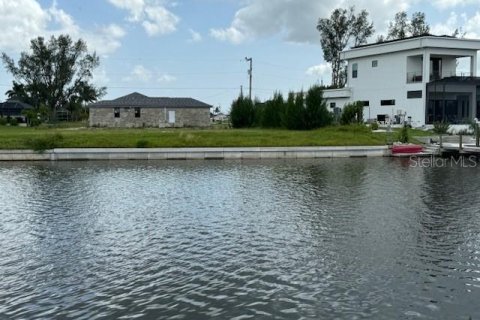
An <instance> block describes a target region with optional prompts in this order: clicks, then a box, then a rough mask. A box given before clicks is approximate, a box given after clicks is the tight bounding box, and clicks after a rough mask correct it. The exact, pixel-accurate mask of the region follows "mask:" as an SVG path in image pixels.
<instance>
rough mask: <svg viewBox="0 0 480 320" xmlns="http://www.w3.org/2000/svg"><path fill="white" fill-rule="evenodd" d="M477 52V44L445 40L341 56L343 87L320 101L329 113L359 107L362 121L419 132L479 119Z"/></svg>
mask: <svg viewBox="0 0 480 320" xmlns="http://www.w3.org/2000/svg"><path fill="white" fill-rule="evenodd" d="M478 50H480V40H469V39H458V38H453V37H449V36H420V37H412V38H407V39H402V40H394V41H387V42H382V43H375V44H368V45H362V46H359V47H354V48H352V49H350V50H346V51H344V52H342V53H341V58H342V59H343V60H344V61H346V62H347V65H348V68H347V71H348V72H347V73H348V78H347V85H346V87H345V88H342V89H333V90H325V92H324V96H325V98H327V101H328V102H329V106H330V107H331V108H332V111H333V109H334V108H343V106H344V105H345V104H346V103H348V102H354V101H363V103H364V107H365V110H364V117H365V120H377V121H380V122H382V121H386V122H388V121H391V122H394V123H395V122H396V123H400V122H403V121H410V122H411V123H412V124H413V125H415V126H420V125H424V124H432V123H433V122H436V121H447V122H449V123H452V124H456V123H464V122H466V121H467V120H473V119H474V118H479V119H480V78H477V77H476V76H477V51H478ZM459 62H461V66H462V68H463V69H462V71H460V68H459ZM465 65H466V68H465ZM336 110H339V109H336Z"/></svg>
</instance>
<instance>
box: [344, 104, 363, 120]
mask: <svg viewBox="0 0 480 320" xmlns="http://www.w3.org/2000/svg"><path fill="white" fill-rule="evenodd" d="M362 122H363V103H362V102H361V101H356V102H352V103H347V104H346V105H345V106H344V107H343V111H342V115H341V116H340V124H342V125H348V124H352V123H362Z"/></svg>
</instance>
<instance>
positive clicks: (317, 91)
mask: <svg viewBox="0 0 480 320" xmlns="http://www.w3.org/2000/svg"><path fill="white" fill-rule="evenodd" d="M305 105H306V108H305V126H306V129H317V128H321V127H325V126H328V125H330V124H332V122H333V115H332V114H331V113H330V112H329V111H328V109H327V102H326V101H325V99H324V98H323V89H322V88H321V87H320V86H313V87H311V88H310V89H309V90H308V92H307V97H306V99H305Z"/></svg>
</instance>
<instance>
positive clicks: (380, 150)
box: [0, 146, 388, 161]
mask: <svg viewBox="0 0 480 320" xmlns="http://www.w3.org/2000/svg"><path fill="white" fill-rule="evenodd" d="M386 155H388V147H387V146H374V147H282V148H276V147H275V148H274V147H272V148H85V149H53V150H47V151H45V152H43V153H38V152H34V151H32V150H0V161H45V160H59V161H60V160H193V159H198V160H207V159H308V158H345V157H383V156H386Z"/></svg>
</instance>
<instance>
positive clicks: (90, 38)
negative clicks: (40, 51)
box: [0, 0, 125, 54]
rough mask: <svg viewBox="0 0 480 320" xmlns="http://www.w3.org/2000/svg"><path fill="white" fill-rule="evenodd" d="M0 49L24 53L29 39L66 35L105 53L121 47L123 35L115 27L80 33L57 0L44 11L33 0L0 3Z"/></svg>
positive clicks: (80, 29) (122, 32)
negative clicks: (81, 40)
mask: <svg viewBox="0 0 480 320" xmlns="http://www.w3.org/2000/svg"><path fill="white" fill-rule="evenodd" d="M0 15H1V16H2V19H0V28H1V30H2V32H0V50H2V51H3V50H6V51H11V52H19V51H22V50H27V49H28V46H29V43H30V40H31V39H33V38H36V37H39V36H43V37H46V38H48V37H50V36H52V35H60V34H68V35H70V36H71V37H72V38H73V39H74V40H75V39H79V38H82V39H84V40H85V41H86V42H87V45H88V48H89V50H95V51H97V52H98V53H99V54H108V53H111V52H113V51H115V50H116V49H117V48H118V47H120V45H121V42H120V40H121V38H123V37H124V36H125V32H124V31H123V29H122V28H120V27H119V26H117V25H114V24H111V25H109V26H102V27H99V28H98V30H92V31H88V30H83V29H82V28H80V26H78V25H77V24H76V22H75V20H74V19H73V17H72V16H71V15H69V14H68V13H66V12H65V11H64V10H62V9H60V8H58V5H57V3H56V1H54V2H53V4H52V6H51V7H50V8H47V9H43V8H42V7H41V6H40V5H39V4H38V2H37V1H35V0H18V1H9V0H0Z"/></svg>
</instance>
